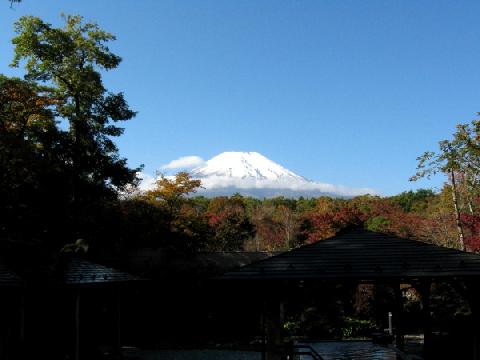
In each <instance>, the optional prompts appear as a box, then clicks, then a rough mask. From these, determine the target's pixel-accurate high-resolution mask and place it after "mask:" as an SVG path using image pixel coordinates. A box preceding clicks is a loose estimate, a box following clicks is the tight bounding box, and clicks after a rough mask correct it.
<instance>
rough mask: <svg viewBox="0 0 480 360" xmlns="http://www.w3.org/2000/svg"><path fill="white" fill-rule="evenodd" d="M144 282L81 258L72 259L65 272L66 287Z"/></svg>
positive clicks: (66, 265) (64, 282)
mask: <svg viewBox="0 0 480 360" xmlns="http://www.w3.org/2000/svg"><path fill="white" fill-rule="evenodd" d="M138 280H142V279H141V278H139V277H137V276H134V275H131V274H129V273H127V272H124V271H119V270H115V269H112V268H109V267H106V266H103V265H100V264H96V263H93V262H90V261H87V260H84V259H81V258H76V257H74V258H71V259H69V260H68V262H67V263H66V264H65V268H64V270H63V284H65V285H95V284H96V285H101V284H103V285H106V284H109V283H125V282H130V281H138Z"/></svg>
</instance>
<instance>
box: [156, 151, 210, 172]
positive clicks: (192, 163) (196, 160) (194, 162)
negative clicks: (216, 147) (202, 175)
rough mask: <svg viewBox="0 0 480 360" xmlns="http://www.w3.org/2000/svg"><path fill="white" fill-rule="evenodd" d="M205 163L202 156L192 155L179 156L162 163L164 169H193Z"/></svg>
mask: <svg viewBox="0 0 480 360" xmlns="http://www.w3.org/2000/svg"><path fill="white" fill-rule="evenodd" d="M204 164H205V160H203V159H202V158H201V157H200V156H194V155H192V156H182V157H179V158H178V159H175V160H172V161H170V162H169V163H168V164H164V165H162V166H161V168H162V169H164V170H175V169H193V168H195V167H198V166H202V165H204Z"/></svg>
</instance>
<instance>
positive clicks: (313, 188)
mask: <svg viewBox="0 0 480 360" xmlns="http://www.w3.org/2000/svg"><path fill="white" fill-rule="evenodd" d="M193 164H195V165H196V167H194V166H195V165H194V166H192V165H193ZM162 168H163V169H167V170H172V169H182V170H186V169H192V168H193V170H191V171H190V173H191V175H192V178H195V179H199V180H201V183H202V188H201V189H200V190H199V191H198V195H206V196H224V195H227V196H228V195H232V194H235V193H240V194H241V195H244V196H254V197H259V198H264V197H274V196H285V197H293V198H295V197H299V196H304V197H317V196H321V195H333V196H355V195H363V194H375V191H374V190H372V189H368V188H349V187H345V186H342V185H332V184H326V183H321V182H317V181H309V180H307V179H305V178H304V177H302V176H299V175H297V174H295V173H294V172H292V171H290V170H288V169H286V168H284V167H283V166H281V165H279V164H277V163H276V162H274V161H272V160H270V159H268V158H266V157H265V156H263V155H262V154H259V153H258V152H239V151H228V152H223V153H221V154H219V155H217V156H214V157H213V158H211V159H210V160H208V161H204V160H203V159H202V158H201V157H199V156H184V157H181V158H178V159H176V160H172V161H171V162H170V163H168V164H165V165H164V166H162ZM140 175H141V176H143V181H142V186H141V187H142V188H143V189H149V188H152V187H153V186H155V185H154V184H155V178H154V177H152V176H149V175H146V174H140Z"/></svg>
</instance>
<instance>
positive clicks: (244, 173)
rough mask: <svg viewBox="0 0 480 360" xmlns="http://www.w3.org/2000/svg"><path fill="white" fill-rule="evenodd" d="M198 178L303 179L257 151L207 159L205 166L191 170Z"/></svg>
mask: <svg viewBox="0 0 480 360" xmlns="http://www.w3.org/2000/svg"><path fill="white" fill-rule="evenodd" d="M192 175H193V176H195V177H199V178H205V177H209V176H219V177H229V178H241V179H256V180H279V179H284V178H292V179H299V180H300V179H303V178H302V177H301V176H298V175H296V174H294V173H293V172H291V171H290V170H287V169H285V168H284V167H283V166H281V165H279V164H277V163H275V162H273V161H272V160H269V159H267V158H266V157H265V156H263V155H261V154H259V153H257V152H235V151H229V152H223V153H221V154H219V155H217V156H215V157H213V158H211V159H210V160H208V161H207V163H206V164H205V166H202V167H198V168H195V169H193V170H192Z"/></svg>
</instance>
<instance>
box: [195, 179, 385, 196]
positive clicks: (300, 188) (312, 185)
mask: <svg viewBox="0 0 480 360" xmlns="http://www.w3.org/2000/svg"><path fill="white" fill-rule="evenodd" d="M200 180H201V181H202V186H203V187H204V189H201V190H199V193H202V192H208V191H209V190H215V189H226V188H236V189H238V190H248V189H278V190H281V189H285V190H289V191H292V192H298V193H299V194H300V193H305V194H306V193H311V194H312V195H311V196H320V195H321V193H328V194H335V195H340V196H358V195H366V194H370V195H375V194H377V191H375V190H374V189H371V188H352V187H348V186H343V185H333V184H325V183H320V182H316V181H308V180H306V179H303V178H283V179H277V180H270V179H242V178H235V177H226V176H209V177H205V178H200ZM240 192H241V191H240ZM303 196H308V195H303Z"/></svg>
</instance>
